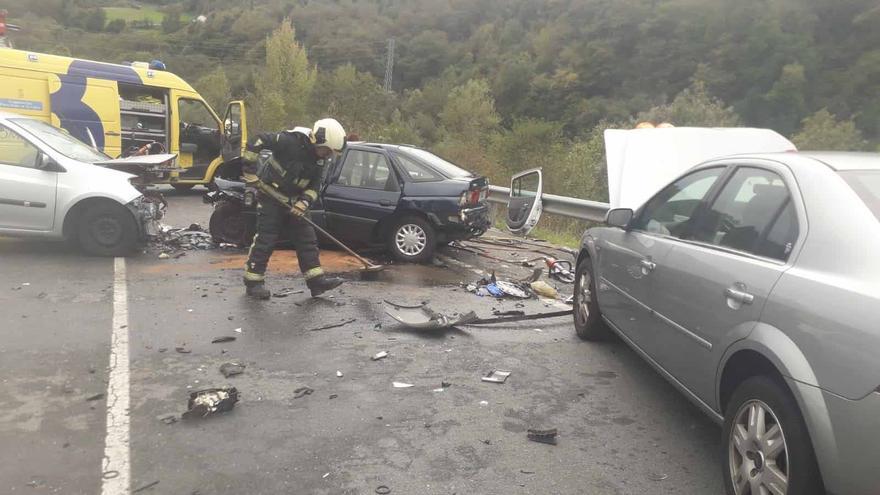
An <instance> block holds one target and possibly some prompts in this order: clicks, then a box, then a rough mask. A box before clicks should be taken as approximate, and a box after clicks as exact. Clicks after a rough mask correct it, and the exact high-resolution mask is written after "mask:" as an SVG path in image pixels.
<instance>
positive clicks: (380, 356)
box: [371, 351, 388, 361]
mask: <svg viewBox="0 0 880 495" xmlns="http://www.w3.org/2000/svg"><path fill="white" fill-rule="evenodd" d="M387 357H388V351H381V352H377V353H376V354H374V355H373V357H372V358H371V359H372V360H373V361H378V360H380V359H384V358H387Z"/></svg>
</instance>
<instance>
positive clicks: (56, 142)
mask: <svg viewBox="0 0 880 495" xmlns="http://www.w3.org/2000/svg"><path fill="white" fill-rule="evenodd" d="M10 120H12V122H14V123H15V124H17V125H19V126H21V127H22V128H24V129H26V130H27V131H28V132H30V133H31V134H33V135H34V136H35V137H36V138H37V139H39V140H40V141H42V142H43V143H45V144H46V146H48V147H50V148H52V149H53V150H55V151H57V152H58V153H61V154H62V155H64V156H66V157H67V158H70V159H73V160H77V161H80V162H85V163H95V162H100V161H104V160H109V159H110V157H109V156H107V155H105V154H104V153H101V152H100V151H97V150H94V149H92V148H90V147H89V146H87V145H86V144H85V143H83V142H82V141H80V140H78V139H76V138H75V137H73V136H71V135H70V134H67V133H66V132H64V131H61V130H59V129H58V128H56V127H52V126H51V125H49V124H47V123H45V122H43V121H40V120H34V119H10Z"/></svg>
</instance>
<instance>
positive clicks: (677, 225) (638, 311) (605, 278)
mask: <svg viewBox="0 0 880 495" xmlns="http://www.w3.org/2000/svg"><path fill="white" fill-rule="evenodd" d="M723 173H724V167H714V168H708V169H701V170H697V171H694V172H691V173H689V174H687V175H685V176H684V177H682V178H680V179H678V180H677V181H675V182H673V183H672V184H670V185H669V186H667V187H666V188H664V189H663V190H662V191H660V192H659V193H657V194H656V195H655V196H654V197H653V198H651V199H650V200H649V201H648V202H647V203H646V204H645V206H644V207H642V208H641V210H640V212H639V213H638V214H637V216H636V217H635V218H634V219H633V221H632V222H631V223H630V225H629V227H628V228H627V229H619V228H609V229H605V230H603V233H602V235H600V236H598V238H597V242H598V244H597V247H598V251H599V254H598V258H599V259H598V274H599V277H600V278H599V280H598V285H597V290H598V292H599V294H598V297H599V304H600V306H601V308H602V313H603V314H604V315H605V317H606V318H608V319H609V320H611V323H612V324H614V326H616V327H617V328H618V329H619V330H620V331H621V332H622V333H624V334H625V335H626V336H627V337H628V338H629V339H630V340H631V341H632V342H633V343H635V345H637V346H638V347H639V348H641V349H642V350H644V351H645V352H646V353H648V354H650V355H652V357H653V356H654V354H655V352H656V347H657V345H658V342H657V339H656V337H655V336H656V333H657V332H656V327H657V321H656V320H655V319H654V318H653V316H652V313H651V307H650V301H649V294H650V291H651V290H652V286H653V285H655V284H656V282H655V279H656V278H657V276H658V275H660V274H661V272H662V271H664V270H665V269H666V265H665V262H666V258H667V256H668V255H669V252H670V250H671V249H672V246H673V244H674V242H675V239H676V237H677V235H678V234H679V233H680V232H683V231H685V230H686V229H687V227H688V225H689V222H690V221H691V218H692V217H693V215H694V213H696V211H697V209H698V208H699V206H700V204H701V203H702V202H703V200H704V199H705V198H706V197H708V195H709V193H710V191H711V190H712V189H713V187H715V185H716V184H717V182H718V180H719V178H720V177H721V175H722V174H723ZM662 344H663V343H662V342H660V343H659V345H662Z"/></svg>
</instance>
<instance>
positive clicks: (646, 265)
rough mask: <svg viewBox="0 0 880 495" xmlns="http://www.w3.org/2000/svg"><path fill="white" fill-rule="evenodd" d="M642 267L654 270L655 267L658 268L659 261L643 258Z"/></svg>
mask: <svg viewBox="0 0 880 495" xmlns="http://www.w3.org/2000/svg"><path fill="white" fill-rule="evenodd" d="M641 265H642V268H644V269H645V270H648V271H649V272H650V271H654V268H657V263H654V262H653V261H651V260H642V261H641Z"/></svg>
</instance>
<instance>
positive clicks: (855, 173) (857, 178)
mask: <svg viewBox="0 0 880 495" xmlns="http://www.w3.org/2000/svg"><path fill="white" fill-rule="evenodd" d="M838 173H839V174H840V176H841V177H843V180H845V181H846V183H847V184H849V187H851V188H853V191H855V192H856V194H858V195H859V197H860V198H862V201H864V202H865V204H866V205H867V206H868V208H870V209H871V212H873V213H874V216H875V217H877V219H878V220H880V170H845V171H841V172H838Z"/></svg>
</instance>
